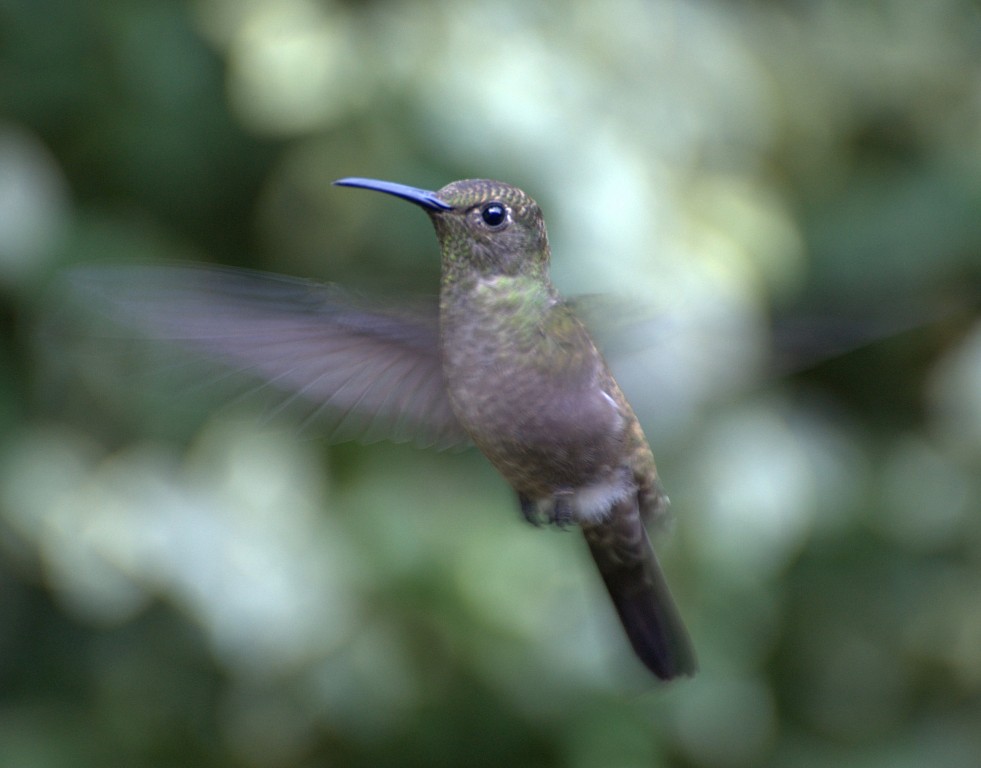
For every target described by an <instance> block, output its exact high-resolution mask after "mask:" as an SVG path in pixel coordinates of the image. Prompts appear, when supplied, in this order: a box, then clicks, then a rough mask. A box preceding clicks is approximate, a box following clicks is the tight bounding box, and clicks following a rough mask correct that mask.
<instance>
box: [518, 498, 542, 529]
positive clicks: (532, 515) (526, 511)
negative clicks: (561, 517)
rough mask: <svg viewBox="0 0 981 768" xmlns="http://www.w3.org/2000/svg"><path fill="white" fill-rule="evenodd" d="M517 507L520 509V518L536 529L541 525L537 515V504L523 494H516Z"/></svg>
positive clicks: (539, 517)
mask: <svg viewBox="0 0 981 768" xmlns="http://www.w3.org/2000/svg"><path fill="white" fill-rule="evenodd" d="M518 505H519V506H520V507H521V516H522V517H524V519H525V520H527V521H528V522H529V523H531V524H532V525H533V526H535V527H536V528H540V527H541V525H542V519H541V516H540V515H539V514H538V502H536V501H535V500H534V499H530V498H529V497H527V496H525V495H524V494H523V493H519V494H518Z"/></svg>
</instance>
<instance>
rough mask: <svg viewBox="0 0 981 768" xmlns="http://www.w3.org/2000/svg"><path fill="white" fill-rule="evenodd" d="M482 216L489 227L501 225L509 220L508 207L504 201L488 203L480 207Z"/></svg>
mask: <svg viewBox="0 0 981 768" xmlns="http://www.w3.org/2000/svg"><path fill="white" fill-rule="evenodd" d="M480 218H482V219H483V220H484V224H486V225H487V226H488V227H499V226H501V225H502V224H504V223H505V222H506V221H507V220H508V209H507V208H505V207H504V205H503V204H502V203H487V204H486V205H484V207H483V208H481V209H480Z"/></svg>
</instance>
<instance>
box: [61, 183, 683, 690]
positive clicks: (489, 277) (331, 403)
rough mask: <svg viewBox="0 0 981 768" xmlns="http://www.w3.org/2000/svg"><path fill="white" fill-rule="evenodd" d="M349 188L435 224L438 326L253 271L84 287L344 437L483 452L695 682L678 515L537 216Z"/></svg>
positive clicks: (630, 620)
mask: <svg viewBox="0 0 981 768" xmlns="http://www.w3.org/2000/svg"><path fill="white" fill-rule="evenodd" d="M334 183H335V184H336V185H339V186H344V187H360V188H364V189H369V190H374V191H377V192H384V193H386V194H389V195H394V196H396V197H399V198H402V199H403V200H407V201H409V202H411V203H414V204H416V205H418V206H419V207H421V208H422V209H423V210H424V211H425V212H426V213H427V214H428V215H429V218H430V220H431V221H432V223H433V226H434V227H435V230H436V236H437V239H438V240H439V245H440V250H441V253H442V279H441V287H440V298H439V310H438V314H437V313H435V312H432V313H427V312H425V311H419V310H410V309H397V308H392V307H383V306H373V305H371V304H369V303H367V302H365V301H362V300H357V299H354V298H352V297H350V296H347V295H345V294H343V293H342V292H340V290H339V289H336V288H334V287H331V286H322V285H317V284H315V283H309V282H305V281H298V280H290V279H279V278H260V277H258V276H256V275H254V274H250V273H246V272H241V271H223V270H215V269H195V268H193V267H184V268H182V267H171V266H164V267H156V268H154V267H137V268H135V269H137V270H139V272H138V274H132V275H130V276H129V279H127V278H126V276H125V270H123V271H118V270H117V272H116V273H115V274H113V275H112V276H111V277H108V278H107V277H106V274H108V273H100V272H99V271H98V270H94V271H85V270H83V271H82V272H81V273H80V274H79V276H78V277H76V280H75V282H76V283H87V284H88V288H89V289H95V290H97V291H99V292H100V293H102V294H103V297H104V298H105V299H106V301H107V302H108V303H109V304H110V305H112V306H115V307H116V308H118V309H119V310H121V311H123V312H124V313H125V314H126V316H127V318H128V319H135V320H137V321H138V322H143V323H144V324H145V325H147V326H148V327H152V329H153V331H154V332H159V333H161V334H162V335H163V336H164V337H166V338H171V339H175V340H180V341H181V342H183V343H185V344H187V345H190V346H193V347H195V348H197V349H200V350H202V351H205V352H207V353H208V354H209V355H210V356H214V357H218V358H219V359H223V360H225V361H226V362H231V363H235V364H237V365H239V366H243V367H245V368H247V369H249V370H251V371H252V372H254V373H256V374H258V375H260V376H261V377H263V378H265V379H266V380H267V381H269V382H271V383H272V384H274V385H275V386H277V387H279V388H282V389H287V390H290V391H292V392H294V393H295V396H296V397H302V398H304V399H306V400H309V401H312V402H315V403H318V404H323V407H325V408H327V409H329V410H330V411H332V412H333V413H334V414H335V422H338V423H339V426H340V436H342V437H351V436H357V437H362V438H368V439H372V438H377V437H392V438H406V437H415V438H417V441H419V439H420V438H423V439H425V440H426V441H427V442H433V443H437V444H439V445H443V446H445V445H451V444H455V443H462V442H466V441H467V440H468V439H469V440H470V441H472V442H473V443H474V444H475V445H476V446H477V448H479V449H480V450H481V452H483V454H484V455H485V456H486V457H487V458H488V459H489V460H490V462H491V463H492V464H493V465H494V467H495V468H496V469H497V470H498V471H499V472H500V473H501V475H503V476H504V478H505V480H507V482H508V483H509V484H510V485H511V487H512V488H513V489H514V491H515V492H516V495H517V501H518V505H519V507H520V510H521V513H522V515H523V516H524V517H525V519H527V520H528V521H529V522H531V523H533V524H536V525H540V524H542V523H543V522H544V523H550V524H554V525H556V526H560V527H568V526H578V527H579V528H580V529H581V530H582V532H583V535H584V537H585V539H586V543H587V545H588V547H589V551H590V553H591V554H592V557H593V560H594V561H595V562H596V566H597V568H598V569H599V572H600V575H601V577H602V579H603V582H604V584H605V585H606V588H607V591H608V592H609V594H610V597H611V599H612V601H613V604H614V606H615V608H616V610H617V613H618V615H619V618H620V621H621V623H622V624H623V627H624V629H625V630H626V633H627V637H628V638H629V640H630V643H631V645H632V646H633V648H634V651H635V652H636V653H637V656H638V657H639V658H640V659H641V661H642V662H643V663H644V664H645V665H646V666H647V667H648V668H649V669H650V670H651V671H652V672H653V673H654V674H655V675H657V676H658V677H659V678H662V679H664V680H670V679H672V678H675V677H678V676H682V675H691V674H694V672H695V671H696V662H695V654H694V651H693V649H692V644H691V641H690V639H689V636H688V633H687V631H686V629H685V626H684V623H683V622H682V620H681V617H680V615H679V612H678V609H677V608H676V606H675V603H674V600H673V599H672V597H671V594H670V592H669V590H668V587H667V583H666V581H665V577H664V574H663V572H662V570H661V568H660V565H659V564H658V561H657V558H656V556H655V554H654V550H653V548H652V546H651V543H650V540H649V538H648V535H647V530H646V527H645V523H646V522H648V521H650V520H651V519H653V518H655V517H656V516H657V515H659V514H660V513H662V512H663V510H664V509H665V508H666V506H667V503H668V499H667V496H666V495H665V494H664V492H663V491H662V489H661V485H660V482H659V480H658V475H657V469H656V467H655V463H654V456H653V454H652V453H651V449H650V446H649V445H648V443H647V440H646V438H645V437H644V434H643V431H642V430H641V427H640V424H639V422H638V420H637V417H636V416H635V415H634V412H633V410H632V409H631V407H630V405H629V403H628V402H627V400H626V398H625V397H624V395H623V392H622V391H621V390H620V388H619V386H617V383H616V381H615V380H614V378H613V376H612V375H611V373H610V370H609V368H608V367H607V365H606V363H605V361H604V360H603V357H602V356H601V354H600V352H599V351H598V349H597V347H596V345H595V343H594V342H593V340H592V338H591V337H590V335H589V333H588V332H587V330H586V327H585V326H584V325H583V323H582V322H581V321H580V320H579V319H578V318H577V316H576V314H575V312H574V311H573V308H572V305H571V304H570V303H568V302H566V301H564V300H563V299H562V298H561V297H560V296H559V294H558V292H557V291H556V289H555V287H554V286H553V285H552V282H551V279H550V277H549V259H550V249H549V244H548V238H547V235H546V231H545V223H544V220H543V218H542V213H541V210H540V209H539V207H538V205H537V204H536V203H535V201H534V200H532V199H531V197H529V196H528V195H527V194H525V193H524V192H522V191H521V190H520V189H517V188H516V187H513V186H510V185H508V184H504V183H502V182H498V181H490V180H486V179H470V180H464V181H456V182H453V183H451V184H449V185H447V186H445V187H443V188H442V189H440V190H438V191H436V192H432V191H427V190H422V189H417V188H414V187H409V186H405V185H402V184H395V183H391V182H385V181H378V180H373V179H362V178H345V179H340V180H338V181H336V182H334ZM120 283H126V285H125V286H124V287H123V289H122V290H119V289H118V288H119V286H120ZM135 285H142V286H144V288H142V289H139V288H137V289H135V290H134V289H133V287H134V286H135Z"/></svg>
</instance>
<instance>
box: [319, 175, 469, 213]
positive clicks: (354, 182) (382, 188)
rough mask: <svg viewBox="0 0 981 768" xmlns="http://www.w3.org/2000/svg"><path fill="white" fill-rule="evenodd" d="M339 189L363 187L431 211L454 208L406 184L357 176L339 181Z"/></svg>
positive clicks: (432, 193)
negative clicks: (399, 198)
mask: <svg viewBox="0 0 981 768" xmlns="http://www.w3.org/2000/svg"><path fill="white" fill-rule="evenodd" d="M334 185H335V186H338V187H361V188H362V189H373V190H375V191H376V192H384V193H385V194H386V195H395V197H401V198H402V199H403V200H408V201H409V202H410V203H415V204H416V205H418V206H421V207H423V208H425V209H426V210H429V211H448V210H450V209H451V208H452V207H453V206H452V205H449V204H448V203H444V202H443V201H442V200H440V199H439V197H438V196H437V195H436V193H435V192H430V191H429V190H428V189H417V188H416V187H409V186H406V185H405V184H396V183H395V182H394V181H380V180H378V179H359V178H357V177H355V176H352V177H349V178H346V179H338V180H337V181H335V182H334Z"/></svg>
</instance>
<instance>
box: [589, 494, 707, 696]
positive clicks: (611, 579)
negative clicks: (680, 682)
mask: <svg viewBox="0 0 981 768" xmlns="http://www.w3.org/2000/svg"><path fill="white" fill-rule="evenodd" d="M633 504H634V502H633V501H632V500H625V501H623V502H620V503H619V504H617V505H616V506H615V507H614V509H613V511H612V515H611V517H610V519H608V520H606V521H604V522H603V523H601V524H599V525H594V526H584V527H583V533H584V534H585V536H586V542H587V543H588V544H589V551H590V552H591V553H592V555H593V560H595V561H596V566H597V567H598V568H599V572H600V575H602V577H603V582H604V583H605V584H606V588H607V590H608V591H609V593H610V597H611V598H612V599H613V604H614V605H615V606H616V609H617V613H618V614H619V616H620V622H621V623H622V624H623V628H624V629H625V630H626V632H627V637H628V638H629V639H630V644H631V645H632V646H633V648H634V651H635V652H636V654H637V656H638V657H640V660H641V661H643V662H644V664H645V665H646V666H647V667H648V669H650V670H651V671H652V672H653V673H654V674H655V675H657V676H658V677H659V678H661V679H662V680H671V679H672V678H675V677H679V676H682V675H693V674H694V673H695V671H696V669H697V668H698V665H697V663H696V661H695V651H694V649H693V648H692V644H691V639H690V638H689V637H688V631H687V630H686V629H685V625H684V622H683V621H682V620H681V615H680V614H679V613H678V608H677V607H676V606H675V603H674V600H673V599H672V597H671V593H670V591H669V590H668V585H667V582H666V581H665V579H664V573H663V572H662V571H661V566H660V565H658V562H657V558H656V557H655V556H654V549H653V547H651V542H650V539H648V537H647V531H646V530H645V529H644V525H643V523H642V521H641V519H640V514H639V513H638V511H637V508H636V507H635V506H633Z"/></svg>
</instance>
